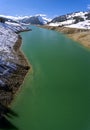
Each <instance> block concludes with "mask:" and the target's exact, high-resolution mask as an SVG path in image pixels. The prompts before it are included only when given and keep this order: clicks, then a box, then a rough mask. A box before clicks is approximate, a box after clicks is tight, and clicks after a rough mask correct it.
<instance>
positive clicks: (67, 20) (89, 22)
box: [48, 11, 90, 29]
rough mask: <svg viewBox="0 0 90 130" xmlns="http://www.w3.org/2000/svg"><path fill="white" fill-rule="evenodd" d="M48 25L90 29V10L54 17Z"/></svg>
mask: <svg viewBox="0 0 90 130" xmlns="http://www.w3.org/2000/svg"><path fill="white" fill-rule="evenodd" d="M48 25H49V26H59V27H62V26H66V27H72V28H82V29H90V12H89V11H86V12H75V13H71V14H66V15H61V16H59V17H56V18H54V19H52V20H51V22H49V23H48Z"/></svg>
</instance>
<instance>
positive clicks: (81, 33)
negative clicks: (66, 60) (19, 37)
mask: <svg viewBox="0 0 90 130" xmlns="http://www.w3.org/2000/svg"><path fill="white" fill-rule="evenodd" d="M40 27H43V28H46V29H50V30H55V31H58V32H61V33H64V34H66V35H67V36H68V37H70V38H71V39H73V40H75V41H77V42H79V43H81V44H82V45H83V46H85V47H88V48H90V30H87V29H78V28H69V27H56V26H47V25H46V26H40Z"/></svg>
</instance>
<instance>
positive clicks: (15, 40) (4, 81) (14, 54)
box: [0, 24, 30, 118]
mask: <svg viewBox="0 0 90 130" xmlns="http://www.w3.org/2000/svg"><path fill="white" fill-rule="evenodd" d="M20 31H22V29H21V30H20V29H19V32H20ZM21 43H22V38H21V37H20V35H18V34H16V33H15V32H14V30H11V29H10V28H8V26H6V25H5V24H0V118H1V117H3V116H4V115H7V113H8V112H9V111H8V108H7V107H8V106H9V104H10V103H11V102H12V100H13V98H14V95H15V93H16V92H17V90H18V89H19V88H20V85H21V84H22V82H23V80H24V78H25V75H26V74H27V72H28V70H29V68H30V66H29V64H28V62H27V60H26V58H25V57H24V55H23V53H22V52H21V50H20V46H21Z"/></svg>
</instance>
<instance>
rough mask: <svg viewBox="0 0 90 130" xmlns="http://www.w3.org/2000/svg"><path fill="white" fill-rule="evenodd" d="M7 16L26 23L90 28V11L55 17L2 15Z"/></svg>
mask: <svg viewBox="0 0 90 130" xmlns="http://www.w3.org/2000/svg"><path fill="white" fill-rule="evenodd" d="M0 17H3V18H5V20H6V21H10V22H16V23H17V22H19V23H24V24H34V25H44V24H47V25H49V26H68V27H76V28H78V27H80V28H88V27H89V28H90V12H89V11H86V12H73V13H69V14H66V15H61V16H57V17H55V18H54V19H48V18H46V15H41V14H39V15H35V16H24V17H13V16H5V15H0Z"/></svg>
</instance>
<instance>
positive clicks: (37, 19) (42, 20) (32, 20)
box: [0, 14, 51, 25]
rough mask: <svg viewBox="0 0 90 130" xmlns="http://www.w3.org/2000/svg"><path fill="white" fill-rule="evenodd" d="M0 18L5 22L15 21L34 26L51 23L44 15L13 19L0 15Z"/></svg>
mask: <svg viewBox="0 0 90 130" xmlns="http://www.w3.org/2000/svg"><path fill="white" fill-rule="evenodd" d="M0 17H2V18H5V20H6V21H10V22H12V21H15V22H20V23H25V24H35V25H44V24H47V23H48V22H50V21H51V19H48V18H46V15H41V14H39V15H35V16H24V17H20V16H18V17H13V16H5V15H0Z"/></svg>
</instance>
